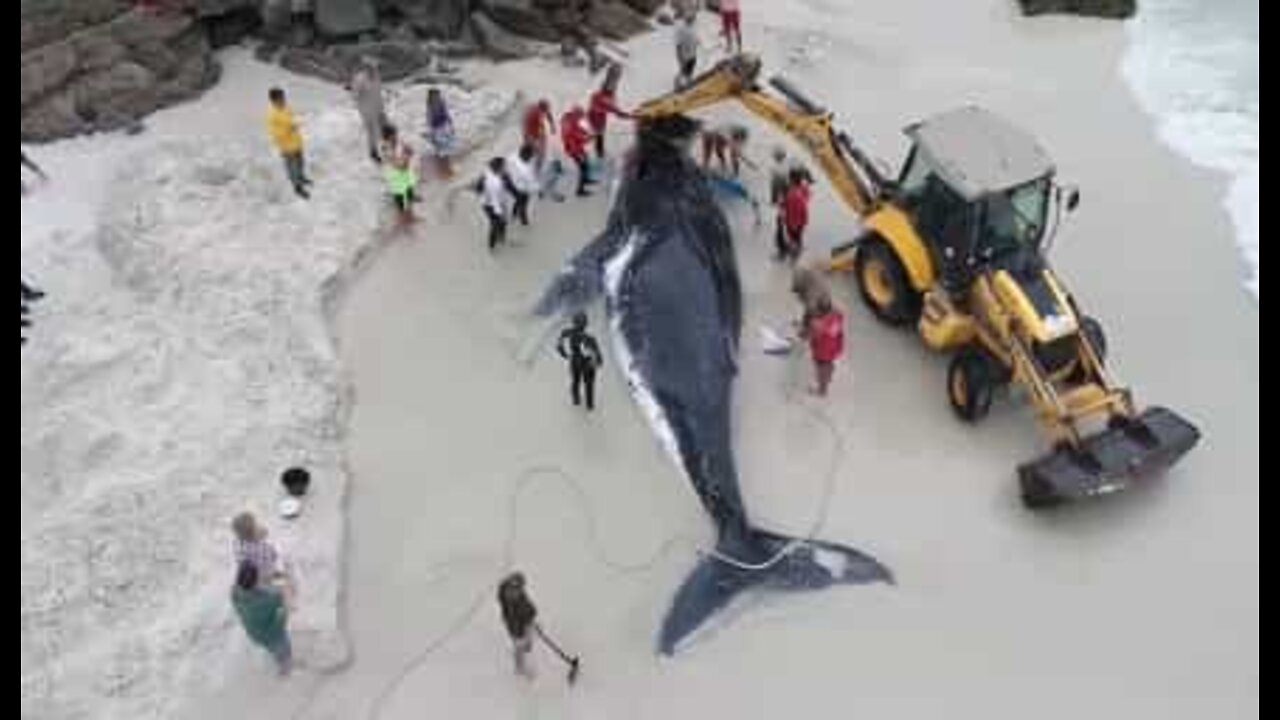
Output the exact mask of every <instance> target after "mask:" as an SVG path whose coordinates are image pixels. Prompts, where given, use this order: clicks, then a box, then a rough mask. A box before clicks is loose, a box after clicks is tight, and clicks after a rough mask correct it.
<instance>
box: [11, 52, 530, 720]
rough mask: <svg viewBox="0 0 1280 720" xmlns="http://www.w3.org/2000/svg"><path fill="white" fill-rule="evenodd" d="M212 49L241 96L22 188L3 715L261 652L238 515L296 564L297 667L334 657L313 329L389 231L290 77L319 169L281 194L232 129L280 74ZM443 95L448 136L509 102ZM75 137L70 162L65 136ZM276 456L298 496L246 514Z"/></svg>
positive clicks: (341, 139)
mask: <svg viewBox="0 0 1280 720" xmlns="http://www.w3.org/2000/svg"><path fill="white" fill-rule="evenodd" d="M229 59H230V61H231V68H230V72H229V73H228V82H227V83H226V84H224V85H223V86H222V87H223V88H238V89H239V91H240V92H241V93H242V94H239V95H233V94H232V93H229V92H227V91H226V90H222V91H220V92H216V93H214V94H213V96H211V97H210V98H208V99H206V100H205V101H203V102H202V103H201V104H202V105H204V106H205V107H204V110H205V112H206V113H208V114H209V116H216V117H217V120H216V121H214V122H209V120H208V119H207V118H206V119H202V121H201V122H195V123H192V122H190V119H191V118H190V115H191V113H190V108H188V109H185V110H175V111H173V112H171V113H165V114H163V115H161V116H158V117H157V118H156V119H155V122H154V123H153V130H152V131H151V132H149V133H147V134H146V135H144V136H142V137H139V138H134V139H123V138H119V137H111V138H99V139H96V140H95V141H87V142H86V141H78V142H77V143H66V144H63V145H60V146H56V147H52V148H48V150H49V153H48V155H47V157H46V156H45V154H43V153H41V154H40V158H41V161H42V162H45V163H46V166H47V169H48V170H49V172H50V173H51V175H52V177H53V178H54V181H53V184H51V185H49V186H46V187H42V188H40V189H39V191H38V192H37V193H36V194H34V195H33V196H32V197H31V198H30V203H29V204H28V202H27V200H26V199H24V204H23V243H24V248H23V272H24V277H25V276H27V275H26V274H27V273H30V275H31V276H32V277H34V278H37V280H36V282H38V283H40V284H41V285H42V286H43V287H44V288H45V289H46V290H47V291H48V292H49V298H48V299H47V300H45V301H42V302H41V303H39V304H37V306H36V311H35V322H36V328H35V329H34V330H33V331H32V332H31V333H30V334H31V342H30V344H29V345H28V346H27V347H26V348H24V350H23V361H22V369H23V374H22V514H23V519H22V550H23V555H22V622H23V633H22V664H23V678H22V681H23V686H22V690H23V692H22V707H23V713H24V716H30V717H80V716H81V713H83V714H85V716H88V717H95V718H97V717H101V718H130V719H135V718H147V717H156V718H168V717H174V716H175V715H177V714H179V713H180V712H181V710H180V708H181V707H182V705H183V701H184V697H185V696H189V695H192V694H198V693H199V692H200V691H201V690H200V689H201V688H206V687H211V686H212V687H216V686H218V685H219V684H220V682H219V681H220V678H221V677H222V676H223V675H224V674H225V673H226V672H227V668H229V667H238V666H241V665H244V664H246V663H247V664H249V665H255V664H256V665H259V666H261V665H263V664H264V663H265V658H264V657H262V656H260V653H257V652H256V651H255V652H254V653H253V654H250V652H249V648H248V646H247V642H246V641H245V638H244V636H243V633H242V631H240V630H239V628H238V627H237V625H236V623H235V622H234V619H233V616H232V615H231V612H230V605H229V602H228V592H229V587H230V586H229V582H230V579H231V577H232V571H233V563H232V561H231V557H230V537H229V526H228V522H229V519H230V517H231V516H232V515H233V514H235V513H237V512H239V511H241V510H243V509H251V510H254V511H256V512H257V513H258V515H259V517H265V518H266V519H267V522H268V525H269V526H271V527H273V528H274V529H275V530H276V532H275V533H274V540H275V542H276V543H277V544H278V545H280V546H281V549H282V551H283V553H284V555H285V557H286V558H287V563H288V565H289V567H290V570H291V573H292V574H293V575H294V577H295V579H296V584H297V586H298V591H299V596H298V609H297V612H296V613H295V614H294V616H293V618H292V621H291V626H292V629H293V634H294V641H295V645H296V650H297V652H298V655H299V656H300V661H301V664H302V666H303V667H305V668H307V669H309V670H313V671H332V670H335V669H338V668H340V667H341V666H342V665H343V664H345V663H346V662H347V660H348V659H349V655H350V653H349V648H348V644H347V641H346V638H345V635H344V634H343V629H342V627H341V624H340V619H339V606H340V602H339V601H340V597H341V596H340V589H341V582H340V577H341V573H342V566H343V564H342V554H341V553H342V550H343V548H344V547H345V536H344V529H345V527H344V510H345V498H346V490H347V481H348V477H347V475H348V474H347V468H346V457H345V446H344V436H345V433H346V423H347V416H348V412H349V407H350V402H349V398H350V394H349V392H348V385H347V384H346V382H345V381H344V378H343V377H342V374H341V372H340V363H339V362H338V357H337V355H336V354H335V353H334V348H333V345H332V342H331V338H330V336H331V330H330V324H331V320H332V315H333V308H334V307H336V305H337V304H338V303H339V302H340V301H341V298H342V294H343V292H344V291H345V288H346V287H347V285H349V284H350V282H351V280H352V279H354V277H356V276H357V275H358V271H359V270H360V267H361V263H362V260H363V259H365V258H367V257H368V255H369V253H370V251H371V250H374V249H376V248H377V247H378V246H379V245H380V244H382V242H381V241H382V240H383V239H389V238H390V237H391V235H390V234H389V233H386V232H382V233H378V232H372V231H371V230H372V229H374V228H377V227H379V226H380V225H387V226H389V220H390V218H389V217H388V216H389V215H390V213H389V210H388V208H387V207H386V204H385V202H384V201H383V200H382V198H381V196H380V195H379V193H378V192H377V188H379V187H380V181H379V179H378V173H377V170H376V169H375V168H374V167H373V166H372V165H371V164H369V163H368V161H367V160H365V161H363V162H358V163H352V158H353V157H354V158H359V157H360V152H361V149H362V147H363V134H362V131H361V130H360V128H359V121H358V119H357V117H356V115H355V113H354V110H353V109H351V108H350V107H348V106H347V105H346V104H345V103H341V102H337V103H336V104H335V101H336V100H338V94H337V93H336V92H335V91H334V90H333V89H329V88H321V87H313V86H308V85H307V84H306V83H298V88H299V89H300V92H298V93H297V95H298V99H297V102H298V108H299V110H300V112H302V113H303V114H302V122H303V123H304V125H305V126H306V134H307V137H308V140H309V142H310V143H311V145H312V149H311V151H310V152H309V156H310V161H311V163H312V166H313V170H312V175H313V177H314V178H315V180H316V182H317V185H318V187H317V189H316V191H315V200H314V203H303V202H301V201H299V200H297V199H296V198H294V197H293V194H292V192H291V190H290V189H289V187H288V184H287V183H286V182H285V180H284V175H283V171H282V169H281V167H280V161H279V159H278V158H277V157H276V156H275V154H274V153H273V152H271V151H269V150H268V149H267V144H266V140H265V138H264V137H263V136H262V135H258V134H255V135H249V134H247V133H245V132H243V130H244V129H245V128H244V125H248V127H250V128H254V129H260V128H261V124H260V123H261V121H260V118H261V115H262V113H263V107H264V100H263V98H264V97H265V95H264V92H265V89H266V88H267V87H268V83H270V82H282V81H285V80H288V78H285V77H280V75H281V74H280V73H279V72H278V71H275V72H272V71H270V70H269V69H267V68H265V67H262V66H258V65H256V64H250V63H249V62H248V61H247V60H246V58H245V56H244V55H232V56H231V57H230V58H229ZM272 75H275V76H276V77H274V78H273V77H272ZM288 84H289V85H290V87H291V88H292V87H293V86H294V85H293V83H292V82H290V83H288ZM424 97H425V89H423V88H416V89H413V90H411V91H408V92H404V93H401V94H400V96H399V97H398V99H397V102H396V104H395V106H394V110H395V111H396V112H397V114H403V115H406V116H407V115H409V114H411V113H415V112H416V114H418V115H421V112H420V110H419V109H420V108H421V107H422V106H423V102H424ZM452 97H453V99H454V100H455V108H454V111H455V113H456V114H457V115H458V118H459V122H462V123H465V124H466V127H467V131H466V132H465V133H463V135H462V137H461V138H460V141H461V142H462V143H463V144H464V145H471V144H474V143H476V142H478V141H481V140H483V139H484V137H485V136H486V134H488V133H491V132H492V130H493V126H494V122H493V121H494V120H495V119H497V118H499V117H501V116H502V115H503V114H505V113H506V111H507V110H508V109H509V108H510V107H511V106H512V104H513V102H514V99H515V96H514V93H512V92H511V91H509V90H482V91H480V92H478V93H476V94H474V95H459V94H456V93H455V94H453V96H452ZM308 107H311V108H316V107H319V108H322V109H321V110H320V111H318V112H309V111H308ZM323 108H328V109H323ZM237 113H242V115H241V116H239V117H237V116H236V114H237ZM184 115H186V117H184ZM217 122H221V123H235V124H238V125H240V126H241V128H240V129H241V130H242V132H239V133H234V134H232V133H219V132H218V131H217V130H214V129H213V127H214V125H215V124H216V123H217ZM417 129H418V128H413V127H406V131H407V132H413V131H416V130H417ZM90 142H92V143H93V145H94V147H93V152H92V154H91V153H89V152H85V151H84V149H83V148H79V147H75V145H77V144H79V145H87V144H89V143H90ZM95 161H96V163H98V164H97V165H95ZM104 167H105V168H109V170H100V172H101V174H100V175H98V174H95V173H94V170H95V169H100V168H104ZM76 190H81V191H83V192H81V193H78V197H77V193H76ZM295 464H299V465H302V466H304V467H307V468H308V469H309V470H310V471H311V472H312V474H313V476H314V488H313V492H312V493H311V496H310V498H309V500H308V502H307V509H306V511H305V513H304V515H303V516H302V518H301V519H299V520H297V521H295V522H290V523H284V522H282V521H279V520H276V519H274V518H272V517H271V516H272V515H273V508H274V506H275V502H276V501H277V500H278V499H279V498H280V496H281V489H280V487H279V485H278V483H277V482H276V478H278V477H279V474H280V472H281V471H282V470H283V469H284V468H286V467H289V466H291V465H295Z"/></svg>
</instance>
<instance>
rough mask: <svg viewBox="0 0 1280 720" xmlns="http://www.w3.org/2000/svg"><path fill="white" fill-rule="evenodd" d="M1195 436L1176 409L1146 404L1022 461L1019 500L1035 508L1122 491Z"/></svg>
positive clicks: (1169, 460) (1181, 451)
mask: <svg viewBox="0 0 1280 720" xmlns="http://www.w3.org/2000/svg"><path fill="white" fill-rule="evenodd" d="M1199 440H1200V431H1199V430H1197V429H1196V427H1195V426H1194V425H1192V424H1191V423H1189V422H1187V421H1186V420H1184V419H1183V418H1182V417H1181V416H1179V415H1178V414H1177V413H1175V412H1173V411H1171V410H1166V409H1165V408H1161V407H1151V408H1148V409H1147V410H1146V411H1144V412H1143V413H1142V414H1141V415H1139V416H1137V417H1135V418H1132V419H1127V420H1121V421H1119V422H1117V423H1114V424H1113V425H1112V427H1110V428H1108V429H1107V430H1104V431H1102V432H1100V433H1097V434H1096V435H1091V436H1089V437H1088V438H1085V440H1084V441H1083V442H1082V443H1081V444H1080V446H1079V447H1076V448H1062V449H1060V450H1057V451H1056V452H1054V453H1052V454H1050V455H1048V456H1046V457H1043V458H1041V459H1039V460H1036V461H1035V462H1031V463H1027V464H1025V465H1022V466H1020V467H1019V468H1018V479H1019V482H1020V483H1021V484H1022V502H1023V504H1024V505H1026V506H1027V507H1028V508H1031V509H1033V510H1035V509H1042V508H1049V507H1053V506H1055V505H1061V504H1064V503H1068V502H1072V501H1076V500H1084V499H1087V498H1094V497H1100V496H1102V495H1110V494H1112V493H1116V492H1120V491H1123V490H1125V489H1127V488H1128V487H1129V486H1130V485H1131V484H1132V483H1133V482H1134V481H1135V480H1141V479H1144V478H1147V477H1149V476H1151V475H1154V474H1156V473H1159V472H1160V471H1162V470H1164V469H1166V468H1168V467H1170V466H1172V465H1173V464H1174V463H1176V462H1177V461H1178V460H1179V459H1181V458H1182V456H1183V455H1185V454H1186V453H1187V451H1188V450H1190V449H1191V448H1193V447H1195V444H1196V443H1197V442H1198V441H1199Z"/></svg>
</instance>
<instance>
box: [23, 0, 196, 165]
mask: <svg viewBox="0 0 1280 720" xmlns="http://www.w3.org/2000/svg"><path fill="white" fill-rule="evenodd" d="M53 5H56V3H55V2H53V0H25V1H24V2H23V4H22V8H23V18H22V23H23V27H24V28H25V29H26V30H25V37H27V38H28V39H32V38H36V39H39V38H49V37H55V38H60V39H54V40H51V41H48V42H45V43H43V44H39V45H36V46H33V47H30V48H29V49H28V50H26V51H24V52H23V53H22V78H21V93H20V94H21V105H22V116H21V121H20V124H21V132H22V137H23V139H24V140H37V141H41V140H52V139H56V138H60V137H66V136H68V135H74V134H77V133H81V132H89V131H92V130H99V129H115V128H122V127H127V126H129V125H131V124H133V123H136V122H137V121H138V119H139V118H142V117H144V116H145V115H147V114H148V113H151V112H152V111H154V110H156V109H158V108H161V107H164V106H166V105H170V104H172V103H175V102H179V101H181V100H184V99H187V98H190V97H193V96H195V95H196V94H198V93H200V92H202V91H203V90H205V89H206V88H208V87H209V86H210V85H211V84H213V82H214V81H215V80H216V79H217V76H218V67H217V63H216V62H215V60H214V59H213V56H212V52H211V48H210V46H209V42H208V39H207V35H206V31H205V29H204V27H203V26H201V25H200V24H197V23H196V22H195V21H194V20H193V19H192V17H191V16H189V15H186V14H182V13H159V14H157V13H151V12H143V11H140V10H133V9H127V8H126V9H125V10H124V11H121V12H117V13H116V14H114V15H111V14H109V12H108V11H109V10H111V9H112V8H115V9H116V10H118V9H119V6H117V5H112V4H110V3H106V2H102V1H101V0H82V1H80V0H78V1H77V2H70V1H69V2H67V3H64V5H66V6H67V7H66V12H65V13H64V14H63V15H62V16H61V18H62V21H63V25H62V27H63V29H64V30H65V31H66V32H65V33H64V34H61V35H54V34H52V31H50V30H49V28H55V27H57V17H56V13H53V12H51V11H50V7H52V6H53ZM72 6H74V7H72ZM28 12H30V14H28ZM86 18H105V19H103V20H101V22H99V23H97V24H96V25H84V24H83V23H84V22H86ZM69 28H74V29H69Z"/></svg>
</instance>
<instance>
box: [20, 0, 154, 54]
mask: <svg viewBox="0 0 1280 720" xmlns="http://www.w3.org/2000/svg"><path fill="white" fill-rule="evenodd" d="M132 7H133V3H132V2H131V1H130V0H22V2H21V10H22V15H21V21H20V23H19V25H20V28H21V32H22V41H21V43H20V46H21V48H22V52H24V53H25V52H27V51H28V50H31V49H33V48H36V47H39V46H41V45H46V44H49V43H53V42H57V41H59V40H65V39H66V38H69V37H71V36H72V35H73V34H75V33H77V32H79V31H81V30H85V29H87V28H92V27H96V26H98V25H101V24H103V23H105V22H107V21H109V20H111V19H112V18H116V17H119V16H120V15H123V14H124V13H126V12H128V11H129V10H130V9H131V8H132Z"/></svg>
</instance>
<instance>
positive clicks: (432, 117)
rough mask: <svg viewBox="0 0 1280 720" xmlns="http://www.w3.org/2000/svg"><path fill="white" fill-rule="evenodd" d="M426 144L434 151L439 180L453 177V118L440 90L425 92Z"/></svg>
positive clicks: (454, 136)
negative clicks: (429, 144)
mask: <svg viewBox="0 0 1280 720" xmlns="http://www.w3.org/2000/svg"><path fill="white" fill-rule="evenodd" d="M427 142H429V143H431V147H432V149H433V150H434V151H435V160H436V173H437V175H438V176H439V177H440V178H443V179H446V180H447V179H448V178H451V177H453V155H454V152H456V145H457V133H456V132H455V130H454V127H453V117H452V116H451V115H450V114H449V106H448V105H447V104H446V103H445V101H444V93H442V92H440V88H431V89H430V90H428V91H427Z"/></svg>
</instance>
